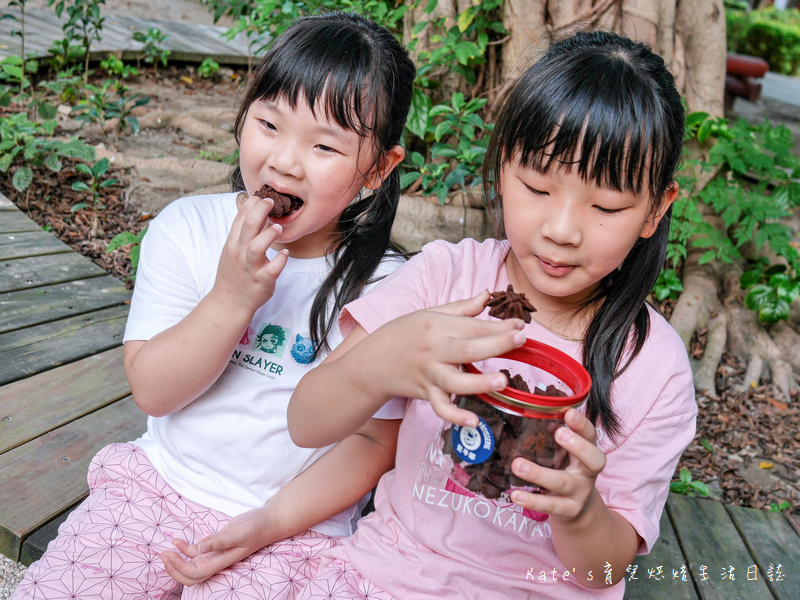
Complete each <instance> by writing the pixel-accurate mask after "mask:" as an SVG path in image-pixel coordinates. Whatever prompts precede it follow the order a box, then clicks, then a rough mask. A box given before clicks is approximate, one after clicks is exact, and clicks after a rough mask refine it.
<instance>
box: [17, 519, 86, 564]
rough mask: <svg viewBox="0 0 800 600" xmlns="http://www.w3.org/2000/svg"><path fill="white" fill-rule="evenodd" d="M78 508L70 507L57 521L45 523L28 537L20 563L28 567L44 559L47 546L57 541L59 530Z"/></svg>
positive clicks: (24, 543) (21, 553)
mask: <svg viewBox="0 0 800 600" xmlns="http://www.w3.org/2000/svg"><path fill="white" fill-rule="evenodd" d="M76 506H77V504H76V505H75V506H70V507H69V508H68V509H67V510H65V511H64V512H63V513H61V514H60V515H58V516H57V517H56V518H55V519H53V520H52V521H50V522H49V523H45V524H44V525H43V526H42V527H40V528H39V529H37V530H36V531H35V532H34V533H33V534H31V535H30V536H28V538H26V539H25V541H24V542H23V543H22V551H21V552H20V557H19V562H21V563H22V564H23V565H25V566H26V567H27V566H30V565H31V564H32V563H34V562H36V561H37V560H39V559H40V558H42V555H43V554H44V551H45V550H47V544H49V543H50V542H52V541H53V540H54V539H56V535H58V528H59V527H60V526H61V524H62V523H63V522H64V521H66V520H67V517H68V516H69V514H70V513H71V512H72V511H73V510H75V507H76Z"/></svg>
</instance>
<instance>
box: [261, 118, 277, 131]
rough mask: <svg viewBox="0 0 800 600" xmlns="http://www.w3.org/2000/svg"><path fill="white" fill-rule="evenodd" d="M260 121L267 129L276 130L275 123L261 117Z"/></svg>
mask: <svg viewBox="0 0 800 600" xmlns="http://www.w3.org/2000/svg"><path fill="white" fill-rule="evenodd" d="M259 123H261V125H262V126H263V127H264V129H267V130H269V131H275V125H273V124H272V123H270V122H269V121H265V120H264V119H259Z"/></svg>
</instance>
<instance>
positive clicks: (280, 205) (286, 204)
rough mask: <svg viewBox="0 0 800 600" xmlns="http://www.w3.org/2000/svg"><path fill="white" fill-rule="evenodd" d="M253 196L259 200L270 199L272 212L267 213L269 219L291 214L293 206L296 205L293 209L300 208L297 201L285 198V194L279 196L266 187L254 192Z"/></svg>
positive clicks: (288, 197) (278, 193)
mask: <svg viewBox="0 0 800 600" xmlns="http://www.w3.org/2000/svg"><path fill="white" fill-rule="evenodd" d="M255 195H256V196H258V197H259V198H271V199H272V201H273V203H274V204H273V206H272V210H271V211H269V216H270V217H275V218H280V217H283V216H285V215H288V214H289V213H290V212H293V206H292V205H293V204H295V205H296V206H295V207H294V208H299V207H300V200H299V199H296V198H293V197H291V196H287V195H286V194H281V193H280V192H278V191H275V190H274V189H273V188H271V187H270V186H268V185H264V186H262V187H261V188H260V189H259V190H258V191H256V193H255Z"/></svg>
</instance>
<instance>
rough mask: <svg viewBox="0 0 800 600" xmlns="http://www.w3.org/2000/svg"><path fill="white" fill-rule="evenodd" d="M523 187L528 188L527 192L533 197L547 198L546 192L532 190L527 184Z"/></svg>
mask: <svg viewBox="0 0 800 600" xmlns="http://www.w3.org/2000/svg"><path fill="white" fill-rule="evenodd" d="M525 187H526V188H528V191H529V192H530V193H531V194H534V195H535V196H547V195H548V192H544V191H542V190H537V189H536V188H532V187H531V186H529V185H528V184H527V183H526V184H525Z"/></svg>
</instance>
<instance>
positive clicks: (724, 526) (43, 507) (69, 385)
mask: <svg viewBox="0 0 800 600" xmlns="http://www.w3.org/2000/svg"><path fill="white" fill-rule="evenodd" d="M129 298H130V292H129V291H128V290H126V289H125V287H124V286H123V285H122V283H121V282H119V281H118V280H116V279H114V278H113V277H111V276H110V275H108V274H106V272H105V271H104V270H103V269H101V268H100V267H98V266H96V265H95V264H94V263H92V262H91V261H90V260H89V259H87V258H85V257H83V256H80V255H79V254H77V253H75V252H73V251H72V250H71V249H70V248H69V247H68V246H66V245H65V244H62V243H61V242H60V241H58V240H57V239H56V238H55V237H54V236H52V235H51V234H50V233H47V232H44V231H42V230H41V229H40V228H39V226H38V225H36V224H35V223H34V222H33V221H31V220H30V219H28V218H27V217H26V216H25V215H23V214H22V213H21V212H20V211H19V210H17V209H16V208H15V207H14V206H13V205H12V204H11V203H10V202H8V200H6V199H5V198H4V197H2V196H0V552H2V553H3V554H5V555H6V556H8V557H10V558H12V559H14V560H20V561H22V562H23V563H26V564H29V563H30V562H32V561H34V560H36V559H38V558H39V556H41V553H42V551H43V550H44V548H45V547H46V545H47V542H49V541H50V540H51V539H53V537H55V533H56V527H57V526H58V524H60V522H61V521H62V520H63V518H64V517H65V516H66V514H67V513H68V512H69V510H70V509H71V508H72V507H73V506H74V505H75V504H76V503H78V502H79V501H80V500H81V499H82V498H83V497H84V496H85V495H86V493H87V491H88V490H87V486H86V472H87V468H88V464H89V461H90V460H91V458H92V456H93V455H94V454H95V453H96V452H97V451H98V450H99V449H100V448H102V447H103V446H104V445H106V444H107V443H110V442H115V441H129V440H132V439H135V438H136V437H138V436H139V435H140V434H141V433H142V432H143V431H144V428H145V416H144V414H143V413H141V412H140V411H139V410H138V409H137V408H136V406H135V405H134V403H133V402H132V400H131V398H130V389H129V387H128V384H127V382H126V381H125V376H124V371H123V366H122V348H121V347H120V345H121V342H122V334H123V330H124V326H125V319H126V316H127V312H128V310H127V304H126V302H127V301H128V300H129ZM799 532H800V528H798V526H797V525H796V523H795V522H794V521H792V520H790V519H788V518H787V517H785V516H784V515H782V514H775V513H769V512H765V511H759V510H753V509H745V508H740V507H734V506H724V505H722V504H720V503H718V502H713V501H710V500H700V499H695V498H687V497H683V496H677V495H675V494H671V495H670V498H669V501H668V503H667V510H666V511H665V512H664V516H663V518H662V522H661V537H660V538H659V540H658V542H657V543H656V546H655V548H654V549H653V551H652V552H651V553H650V554H649V555H647V556H643V557H637V560H636V563H635V565H634V566H635V570H634V569H633V568H631V569H630V571H629V573H627V575H626V579H627V580H628V583H627V586H628V591H627V592H626V596H625V597H626V598H627V599H634V600H638V599H642V600H644V599H647V600H659V599H665V600H666V599H670V600H674V599H683V598H686V599H698V600H716V599H724V600H763V599H771V598H777V599H780V600H797V599H798V598H800V535H799ZM529 575H530V576H533V577H534V578H535V577H540V576H541V574H539V573H531V574H529ZM551 576H552V575H551V574H549V573H548V574H545V577H551ZM770 577H771V578H772V580H770Z"/></svg>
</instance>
